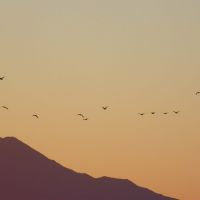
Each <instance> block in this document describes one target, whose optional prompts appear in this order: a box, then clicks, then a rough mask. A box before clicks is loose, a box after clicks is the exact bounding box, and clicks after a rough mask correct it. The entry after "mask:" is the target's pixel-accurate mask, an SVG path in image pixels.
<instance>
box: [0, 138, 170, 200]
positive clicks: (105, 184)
mask: <svg viewBox="0 0 200 200" xmlns="http://www.w3.org/2000/svg"><path fill="white" fill-rule="evenodd" d="M0 199H3V200H173V198H169V197H164V196H162V195H159V194H156V193H154V192H152V191H150V190H148V189H145V188H141V187H139V186H137V185H135V184H134V183H132V182H130V181H129V180H122V179H113V178H109V177H102V178H97V179H96V178H93V177H91V176H89V175H87V174H81V173H77V172H75V171H72V170H70V169H67V168H65V167H63V166H61V165H59V164H58V163H56V162H55V161H53V160H49V159H48V158H47V157H45V156H44V155H42V154H40V153H39V152H37V151H35V150H34V149H32V148H31V147H29V146H28V145H26V144H24V143H23V142H21V141H19V140H18V139H16V138H13V137H7V138H0Z"/></svg>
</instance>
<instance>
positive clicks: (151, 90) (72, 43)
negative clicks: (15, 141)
mask: <svg viewBox="0 0 200 200" xmlns="http://www.w3.org/2000/svg"><path fill="white" fill-rule="evenodd" d="M199 10H200V2H199V1H197V0H191V1H186V0H183V1H173V2H171V1H158V0H152V1H148V0H142V1H139V0H134V1H131V0H125V1H120V0H115V1H114V0H107V1H105V0H101V1H100V0H99V1H95V2H94V1H91V0H85V1H84V2H83V1H81V0H77V1H72V0H69V1H63V0H58V1H54V0H51V1H47V0H42V1H39V0H34V1H33V0H30V1H25V0H19V1H17V2H16V1H14V0H11V1H7V2H1V3H0V23H1V27H2V31H1V34H0V42H1V47H2V48H1V50H0V51H1V53H0V66H1V67H0V78H2V77H5V78H4V79H3V80H0V91H1V101H0V119H1V133H0V137H5V136H8V135H10V136H14V137H16V138H19V139H20V140H22V141H24V142H26V143H27V144H29V145H30V146H33V147H34V148H35V149H37V150H38V151H39V152H42V153H44V155H47V156H48V157H50V158H52V159H54V160H56V161H58V162H59V163H61V164H62V165H64V166H68V167H69V168H70V169H75V170H76V171H83V172H86V173H88V174H91V175H92V176H94V177H100V176H101V175H105V176H109V177H119V178H125V179H126V178H127V179H129V180H131V181H133V182H135V183H137V184H138V185H142V186H145V187H147V188H151V189H152V190H153V191H158V192H160V193H162V194H166V195H167V196H174V197H176V198H178V199H181V200H188V199H189V200H196V199H199V198H200V192H199V185H200V172H199V168H200V158H199V152H200V135H199V129H200V127H199V116H200V109H199V108H200V95H196V94H195V93H196V92H198V91H200V78H199V74H200V67H199V66H200V60H199V52H200V40H199V34H200V23H199V22H200V13H199ZM2 106H4V108H3V107H2ZM106 106H109V108H108V109H106V110H104V109H102V107H106ZM7 108H8V109H7ZM174 111H180V112H179V113H178V114H175V113H174ZM152 112H153V113H154V112H155V114H152ZM139 113H140V114H142V113H145V114H144V115H140V114H139ZM164 113H165V114H164ZM78 114H83V116H84V117H81V116H77V115H78ZM37 117H38V118H37ZM87 118H88V120H82V119H87ZM104 163H106V164H104Z"/></svg>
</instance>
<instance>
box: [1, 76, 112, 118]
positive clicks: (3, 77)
mask: <svg viewBox="0 0 200 200" xmlns="http://www.w3.org/2000/svg"><path fill="white" fill-rule="evenodd" d="M4 79H5V76H2V77H0V81H3V80H4ZM1 107H2V108H3V109H6V110H8V107H7V106H1ZM108 108H109V106H102V109H103V110H107V109H108ZM77 115H78V116H80V117H81V119H83V120H84V121H87V120H88V119H89V118H88V117H85V115H83V114H81V113H79V114H77ZM32 117H35V118H37V119H39V115H38V114H33V115H32Z"/></svg>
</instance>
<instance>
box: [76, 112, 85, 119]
mask: <svg viewBox="0 0 200 200" xmlns="http://www.w3.org/2000/svg"><path fill="white" fill-rule="evenodd" d="M77 115H78V116H81V117H82V118H85V117H84V115H83V114H81V113H80V114H77Z"/></svg>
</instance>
